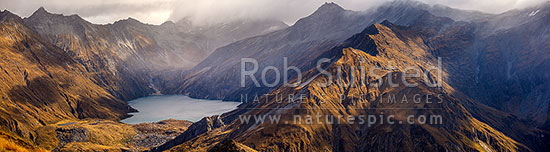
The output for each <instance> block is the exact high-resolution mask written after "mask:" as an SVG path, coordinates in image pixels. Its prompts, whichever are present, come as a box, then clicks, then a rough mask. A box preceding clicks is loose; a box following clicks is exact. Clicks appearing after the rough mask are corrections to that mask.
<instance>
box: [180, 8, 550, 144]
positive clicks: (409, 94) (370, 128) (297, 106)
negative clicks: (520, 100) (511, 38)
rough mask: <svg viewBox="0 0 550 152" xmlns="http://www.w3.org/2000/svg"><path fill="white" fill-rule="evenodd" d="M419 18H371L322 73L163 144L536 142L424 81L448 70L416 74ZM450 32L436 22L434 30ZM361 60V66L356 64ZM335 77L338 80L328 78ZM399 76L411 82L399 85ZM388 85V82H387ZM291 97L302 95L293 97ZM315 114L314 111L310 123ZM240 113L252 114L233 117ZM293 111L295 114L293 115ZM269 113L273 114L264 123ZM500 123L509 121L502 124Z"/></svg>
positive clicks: (529, 127)
mask: <svg viewBox="0 0 550 152" xmlns="http://www.w3.org/2000/svg"><path fill="white" fill-rule="evenodd" d="M436 19H437V18H436ZM439 19H442V18H439ZM421 23H422V22H421ZM428 23H429V22H428ZM415 25H422V26H415ZM426 25H428V24H426V23H422V24H420V23H417V24H413V25H411V26H408V27H401V26H397V25H393V24H392V23H390V22H384V23H383V24H375V25H372V26H370V27H368V28H366V29H365V30H364V31H363V32H361V33H359V34H356V35H355V36H353V37H351V38H350V39H348V40H346V41H345V42H344V43H342V44H341V46H338V47H334V48H333V49H331V50H329V51H327V52H325V53H323V54H325V55H327V56H330V57H332V58H331V59H332V61H333V62H331V63H330V65H328V66H327V67H326V71H327V72H328V73H329V75H331V76H332V78H330V77H329V76H328V75H326V74H320V73H319V71H317V70H316V69H312V70H310V71H307V72H305V74H304V77H306V80H308V81H304V82H303V84H302V85H300V86H299V87H279V88H277V89H276V90H274V91H271V92H270V94H271V96H269V95H265V96H262V97H261V98H260V99H259V100H258V101H253V102H249V103H246V104H244V105H242V106H240V107H239V109H237V110H235V111H232V112H229V113H226V114H224V115H223V116H222V120H224V122H225V123H229V124H228V125H224V126H220V127H219V128H217V129H214V130H212V131H208V132H206V133H204V134H202V135H200V136H198V137H196V138H193V139H190V140H187V141H185V142H184V143H182V145H179V146H176V147H174V148H172V149H171V150H172V151H179V150H199V151H200V150H201V149H203V150H204V149H209V148H210V147H214V145H216V144H217V143H218V142H221V141H224V140H226V139H233V140H235V141H237V142H240V143H243V144H245V145H247V146H249V147H251V148H253V149H255V150H259V151H270V150H273V151H327V150H328V151H380V150H390V151H409V150H415V149H424V150H431V151H444V150H447V151H476V150H477V151H526V150H542V149H544V145H545V141H544V138H543V136H541V135H548V133H547V132H545V131H542V130H538V129H536V128H535V127H534V126H533V124H531V123H528V122H523V121H521V120H519V119H518V118H517V117H515V116H513V115H509V114H506V113H503V112H500V111H498V110H496V109H493V108H490V107H488V106H483V105H481V104H479V103H477V101H474V100H471V99H470V98H468V97H467V96H464V95H463V94H462V93H461V92H460V91H459V90H455V89H454V88H453V87H452V86H451V85H448V84H447V83H446V82H445V81H440V82H439V83H441V85H440V86H439V87H437V86H435V87H434V86H431V85H428V84H430V83H431V84H433V83H435V82H436V81H437V80H439V79H441V80H447V79H448V77H449V75H448V70H447V69H442V70H443V71H441V73H440V74H438V72H437V71H430V70H428V71H424V70H425V69H431V68H432V67H434V66H437V65H438V61H437V60H436V56H435V55H434V52H433V50H431V47H430V46H429V45H427V44H426V42H427V41H428V40H427V39H428V38H429V37H430V35H431V34H433V33H434V31H432V30H433V28H428V27H427V26H426ZM418 27H426V29H418ZM453 29H454V28H449V29H445V28H442V29H440V30H436V31H435V33H445V31H447V30H453ZM354 48H361V50H359V49H354ZM321 56H323V55H321ZM390 62H391V63H390ZM388 64H391V65H388ZM361 67H364V68H366V69H364V71H362V70H360V69H361ZM375 67H380V68H377V69H375V70H374V74H370V73H369V74H366V75H365V76H362V74H363V73H364V72H366V71H370V68H375ZM409 67H414V68H416V69H423V70H421V71H419V73H418V74H420V75H421V76H424V77H416V78H411V77H407V78H406V79H405V80H403V79H402V78H403V75H405V74H414V72H415V71H414V70H409V69H408V68H409ZM337 76H341V77H342V79H336V78H335V77H337ZM409 76H410V75H409ZM379 78H380V79H379ZM379 80H381V81H379ZM405 81H406V82H407V83H409V84H410V83H412V84H414V83H416V84H418V85H417V86H415V87H408V86H406V85H405ZM326 82H331V85H329V86H328V87H327V86H323V85H322V84H324V83H326ZM392 82H393V83H395V84H397V86H393V85H395V84H390V83H392ZM380 83H382V84H380ZM373 84H378V85H373ZM279 95H280V97H278V98H277V97H273V96H279ZM300 95H303V96H302V97H300V98H299V99H298V97H297V96H300ZM417 96H420V97H419V98H417ZM430 96H431V97H430ZM294 97H296V98H294ZM392 98H393V99H392ZM396 99H397V100H396ZM392 101H393V102H392ZM316 115H320V118H321V121H320V122H319V117H317V116H316ZM361 115H362V116H365V117H366V116H375V117H377V118H376V119H378V117H379V116H389V115H392V116H393V117H392V119H395V121H394V122H395V123H394V124H388V122H382V120H378V121H376V122H375V123H372V124H366V123H359V122H360V120H359V119H357V118H359V116H361ZM243 116H244V117H245V119H246V116H251V118H252V119H248V120H249V121H246V120H245V121H243ZM257 116H259V117H262V116H265V119H264V120H258V119H255V117H257ZM297 116H298V117H299V118H301V119H299V120H298V121H297V120H296V117H297ZM308 116H309V117H310V119H311V120H309V123H308V120H307V117H308ZM326 116H335V117H334V118H333V121H332V122H330V123H329V122H326V121H325V117H326ZM336 116H341V117H336ZM350 116H352V117H354V118H355V119H354V120H356V121H355V123H349V120H348V119H347V118H348V117H350ZM408 116H425V117H427V119H429V118H430V116H440V118H441V123H436V122H431V123H430V122H428V123H421V121H418V120H415V121H413V123H410V122H408V121H410V120H409V119H408ZM273 117H278V118H276V120H275V121H274V120H273V119H271V118H273ZM316 117H317V119H316ZM249 118H250V117H249ZM384 118H386V117H384ZM364 119H367V118H364ZM380 119H382V118H380ZM384 120H385V119H384ZM430 120H432V121H433V119H430ZM327 121H328V118H327ZM364 121H367V120H364ZM399 122H401V123H399ZM502 122H506V123H502ZM509 124H514V125H513V127H510V126H509ZM527 145H528V146H527Z"/></svg>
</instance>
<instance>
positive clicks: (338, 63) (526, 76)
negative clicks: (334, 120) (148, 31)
mask: <svg viewBox="0 0 550 152" xmlns="http://www.w3.org/2000/svg"><path fill="white" fill-rule="evenodd" d="M549 11H550V3H543V4H542V5H540V6H537V7H531V8H525V9H522V10H512V11H509V12H506V13H503V14H484V13H480V12H475V11H462V10H457V9H452V8H447V7H442V6H428V5H425V4H422V3H419V2H413V1H397V2H391V3H388V4H386V5H383V6H381V7H378V8H377V9H374V10H369V11H366V12H354V11H349V10H345V9H343V8H341V7H339V6H338V5H336V4H334V3H326V4H325V5H323V6H321V7H320V8H319V9H318V10H317V11H316V12H314V13H313V14H311V15H310V16H308V17H305V18H303V19H300V20H299V21H298V22H297V23H296V24H295V25H293V26H291V27H289V28H287V29H283V30H280V31H277V32H274V33H270V34H267V35H263V36H259V37H254V38H249V39H245V40H241V41H238V42H235V43H233V44H230V45H227V46H224V47H221V48H219V49H217V50H216V51H215V52H214V53H213V54H212V55H210V56H209V57H208V58H206V59H205V60H204V61H202V62H201V63H199V64H198V65H197V66H195V67H194V68H193V69H191V70H189V71H187V72H186V74H184V75H183V76H182V77H181V78H178V79H174V80H175V81H171V82H170V83H169V85H167V86H165V87H164V88H165V89H167V90H165V92H171V93H179V94H187V95H190V96H192V97H198V98H211V99H224V100H232V101H240V100H242V97H243V96H256V95H258V96H260V99H259V100H256V99H255V98H248V99H246V100H247V101H252V100H254V101H252V102H248V103H245V104H243V105H241V106H240V108H239V109H237V110H235V111H233V112H230V113H226V114H224V115H222V116H221V118H219V119H216V120H222V122H223V123H222V124H227V125H223V126H221V127H219V128H217V129H214V130H211V131H207V132H206V131H202V133H204V134H202V135H199V136H197V137H195V138H192V137H189V136H190V134H186V133H184V134H182V135H181V136H180V137H178V138H176V140H174V141H173V142H168V143H167V144H165V145H163V146H161V147H159V148H158V150H168V149H170V148H171V150H172V151H181V150H184V151H185V150H193V149H201V148H202V150H207V149H210V148H212V147H217V146H216V143H218V142H220V143H222V144H223V143H226V141H227V140H229V139H232V140H234V142H238V143H242V144H244V145H247V146H249V147H250V148H252V149H255V150H259V151H270V150H275V151H381V150H388V149H390V151H415V150H419V149H423V150H429V151H544V149H545V148H547V145H548V143H549V142H548V138H547V137H548V130H549V129H550V128H548V124H550V121H549V118H550V117H549V116H550V113H549V109H548V108H549V106H548V105H549V101H550V100H548V93H547V91H548V90H549V89H550V88H549V87H548V86H547V85H545V84H547V83H548V81H549V80H550V77H549V76H550V74H549V73H548V70H547V69H550V64H548V63H549V62H550V60H549V58H548V55H547V54H548V49H547V47H548V46H549V45H548V42H550V41H549V39H548V38H549V37H548V35H549V33H548V26H545V25H547V24H548V19H549V18H550V12H549ZM377 23H380V24H377ZM373 24H374V25H373ZM357 33H358V34H357ZM346 39H347V40H346ZM284 57H288V62H289V63H288V65H292V66H297V67H298V68H299V69H302V70H306V71H302V72H304V73H303V76H304V78H302V80H310V79H312V78H314V79H313V80H311V81H307V83H306V84H305V85H302V86H300V87H297V88H292V87H287V86H283V85H282V83H281V84H279V85H277V86H275V87H267V86H265V85H264V86H261V87H259V88H258V87H255V85H254V83H253V82H252V81H247V83H246V87H241V86H240V81H241V77H240V76H241V75H240V74H241V73H240V72H239V71H240V68H241V67H240V66H241V64H240V59H241V58H253V59H256V60H257V61H258V63H259V69H263V68H265V67H267V66H275V67H277V68H278V69H284V65H283V58H284ZM321 58H329V59H331V62H330V64H329V65H328V68H329V69H330V68H331V67H332V68H334V69H336V68H337V67H342V68H343V69H345V70H342V71H344V72H347V71H349V69H352V71H353V68H352V67H355V68H354V69H358V67H360V66H362V65H364V64H367V67H369V66H380V65H387V64H388V63H389V62H391V63H392V64H391V65H392V66H397V67H398V68H397V69H393V70H390V69H386V70H387V72H389V71H394V72H395V71H397V72H401V73H407V72H408V71H406V70H405V68H403V67H406V66H407V65H408V66H413V67H418V68H420V69H427V68H428V67H429V65H437V64H438V62H437V60H438V59H440V60H441V68H442V71H443V74H442V75H441V76H438V78H439V79H441V80H442V81H443V82H444V85H443V87H441V88H439V89H433V88H431V89H430V88H429V87H426V86H419V87H420V88H415V89H410V88H391V87H388V86H380V87H377V88H369V87H365V88H347V87H346V86H349V85H347V84H346V83H353V82H360V81H361V80H359V79H358V78H356V77H358V76H359V75H360V72H359V71H356V72H357V73H354V74H350V73H347V74H346V73H344V75H347V76H350V75H351V77H352V78H350V79H355V81H351V80H348V82H344V84H342V85H336V86H335V87H336V88H331V87H329V88H323V87H319V86H316V85H315V83H313V82H316V81H321V82H323V81H326V80H318V79H323V78H319V77H318V75H319V74H318V73H314V72H316V71H317V70H316V68H315V65H316V63H317V61H319V60H320V59H321ZM357 58H359V59H361V58H362V59H363V60H364V61H366V62H367V63H362V62H358V61H357ZM382 67H384V66H382ZM260 71H261V70H260ZM367 71H368V70H367ZM329 72H331V74H332V75H337V74H339V71H337V70H333V71H330V70H329ZM290 74H291V75H290V77H291V78H292V77H295V76H296V75H295V73H294V74H293V73H290ZM426 75H429V76H431V77H432V79H438V78H437V77H435V75H437V74H435V73H426ZM255 76H256V77H257V78H261V74H260V72H258V73H256V75H255ZM344 77H345V76H344ZM383 78H384V80H388V79H393V78H392V76H391V75H386V76H385V77H383ZM266 79H267V82H273V81H274V80H276V79H275V76H274V73H268V74H267V77H266ZM325 79H326V78H325ZM371 81H372V80H371ZM409 81H413V82H419V81H420V80H409ZM291 82H299V81H291ZM333 84H339V83H337V82H334V83H333ZM432 89H433V90H432ZM341 91H343V92H341ZM388 93H389V94H396V95H397V96H398V97H403V96H408V97H410V96H414V95H415V94H441V95H443V96H442V98H443V101H444V102H443V103H445V104H440V105H435V107H432V106H434V105H407V104H397V105H392V104H380V103H377V102H375V101H380V100H382V101H384V100H386V99H387V98H388V97H386V96H383V95H384V94H388ZM296 94H305V96H306V99H305V101H306V102H305V103H303V102H302V103H285V102H283V103H281V100H282V101H286V100H287V98H290V97H289V95H296ZM339 94H343V95H344V96H346V98H345V99H349V98H354V97H355V98H356V97H358V96H361V95H364V94H368V97H369V98H366V99H363V98H360V99H356V100H350V101H346V100H344V101H340V102H338V101H339V100H338V99H341V97H339V96H338V95H339ZM269 95H271V97H273V95H280V96H281V97H282V99H278V100H277V99H272V98H270V97H269ZM289 100H290V99H289ZM257 101H261V102H259V103H258V102H257ZM327 102H328V103H327ZM322 103H324V104H322ZM415 106H420V107H422V108H427V109H437V110H425V109H422V108H420V107H417V108H420V109H414V107H415ZM404 107H407V108H413V110H406V108H404ZM395 108H401V109H400V110H383V109H395ZM403 108H404V109H405V110H403ZM377 109H382V110H377ZM316 113H320V114H323V115H329V114H334V115H337V114H340V115H342V114H343V115H344V118H345V117H346V116H349V115H352V116H357V115H369V114H371V115H372V114H375V115H376V114H381V113H383V114H386V115H387V114H395V115H401V116H404V115H405V114H440V115H441V116H442V117H443V120H444V121H445V123H443V124H442V125H394V124H392V125H387V124H385V125H376V126H374V127H373V126H370V127H367V126H365V125H356V124H355V125H353V124H352V125H350V124H321V125H304V124H292V123H291V124H287V123H277V124H272V123H269V122H261V121H260V122H254V121H253V122H250V123H242V121H240V117H239V116H242V115H245V116H246V115H250V116H265V115H280V116H281V121H280V122H285V121H286V122H292V121H293V116H296V115H302V116H304V115H308V114H309V115H311V114H316ZM251 121H252V120H251ZM201 124H202V123H201ZM201 124H195V125H197V126H201ZM193 128H201V127H193ZM188 131H189V132H195V133H194V134H196V131H197V130H188ZM199 132H201V131H199ZM419 142H420V143H419ZM397 145H400V146H397ZM174 146H175V147H174ZM199 151H200V150H199Z"/></svg>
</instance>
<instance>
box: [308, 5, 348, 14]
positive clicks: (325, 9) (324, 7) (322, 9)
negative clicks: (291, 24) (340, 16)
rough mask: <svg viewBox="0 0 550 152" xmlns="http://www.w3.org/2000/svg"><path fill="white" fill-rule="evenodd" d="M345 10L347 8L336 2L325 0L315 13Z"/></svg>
mask: <svg viewBox="0 0 550 152" xmlns="http://www.w3.org/2000/svg"><path fill="white" fill-rule="evenodd" d="M343 11H345V9H344V8H342V7H341V6H340V5H338V4H336V3H334V2H330V3H329V2H325V4H323V5H321V7H319V8H318V9H317V10H316V11H315V13H313V14H326V13H339V12H343Z"/></svg>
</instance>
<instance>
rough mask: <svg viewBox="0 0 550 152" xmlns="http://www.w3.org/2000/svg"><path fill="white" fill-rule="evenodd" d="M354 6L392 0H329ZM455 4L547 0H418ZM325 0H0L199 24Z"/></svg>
mask: <svg viewBox="0 0 550 152" xmlns="http://www.w3.org/2000/svg"><path fill="white" fill-rule="evenodd" d="M329 1H333V2H336V3H337V4H339V5H341V6H342V7H344V8H346V9H350V10H356V11H364V10H367V9H369V8H372V7H375V6H379V5H380V4H383V3H385V2H388V1H391V0H329ZM419 1H422V2H424V3H427V4H442V5H447V6H450V7H454V8H460V9H468V10H478V11H483V12H488V13H501V12H504V11H507V10H511V9H514V8H522V7H526V6H532V5H535V4H538V3H541V2H543V1H548V0H419ZM324 2H327V0H139V1H135V0H117V1H111V0H71V1H67V0H0V9H2V10H4V9H7V10H9V11H11V12H14V13H16V14H18V15H20V16H24V17H27V16H29V15H31V14H32V13H33V12H34V11H35V10H37V9H38V8H39V7H40V6H44V7H45V8H46V9H47V10H48V11H50V12H54V13H63V14H66V15H70V14H78V15H80V16H82V17H83V18H85V19H87V20H88V21H90V22H93V23H99V24H105V23H112V22H114V21H117V20H120V19H126V18H128V17H132V18H136V19H138V20H140V21H142V22H145V23H151V24H161V23H163V22H165V21H167V20H171V21H178V20H180V19H182V18H185V17H187V19H189V20H191V21H193V22H194V23H196V24H209V23H219V22H227V21H231V20H238V19H278V20H282V21H284V22H286V23H287V24H293V23H294V22H296V20H298V19H299V18H302V17H304V16H307V15H309V14H311V13H312V12H313V11H315V9H317V8H318V7H319V6H320V5H322V4H323V3H324Z"/></svg>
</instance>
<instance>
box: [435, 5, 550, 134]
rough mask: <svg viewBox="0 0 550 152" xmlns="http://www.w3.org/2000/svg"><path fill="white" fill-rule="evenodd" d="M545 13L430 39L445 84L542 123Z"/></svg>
mask: <svg viewBox="0 0 550 152" xmlns="http://www.w3.org/2000/svg"><path fill="white" fill-rule="evenodd" d="M549 10H550V3H543V4H542V5H540V6H537V7H532V8H526V9H522V10H513V11H510V12H506V13H503V14H499V15H495V16H492V17H490V18H486V19H482V20H475V21H473V22H472V23H471V24H462V25H458V26H455V30H449V31H448V33H443V34H441V35H440V36H437V37H434V38H433V39H431V40H430V41H431V43H432V46H433V49H434V50H435V51H434V52H435V53H437V54H438V56H440V57H442V58H444V59H445V60H446V61H447V63H445V66H446V68H447V69H449V72H450V76H451V77H450V78H449V80H448V82H449V83H450V84H451V85H453V86H454V87H455V88H457V89H459V90H460V91H462V92H464V93H465V94H466V95H467V96H469V97H471V98H473V99H475V100H477V101H479V102H481V103H484V104H486V105H490V106H492V107H495V108H497V109H500V110H503V111H505V112H510V113H513V114H515V115H517V116H519V117H521V118H525V119H528V120H532V121H534V122H536V123H537V124H538V125H539V126H543V125H545V124H547V122H548V107H549V101H550V100H549V98H548V96H547V90H548V88H549V87H548V86H547V85H546V84H548V80H550V77H549V75H550V74H549V73H548V70H545V69H548V68H550V67H549V66H548V65H550V64H548V63H550V60H549V57H548V55H547V54H548V50H549V48H548V46H549V43H548V42H549V34H550V33H548V27H547V26H546V25H547V24H548V23H549V22H550V20H549V17H548V16H550V12H549ZM458 37H463V38H459V39H457V38H458Z"/></svg>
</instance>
